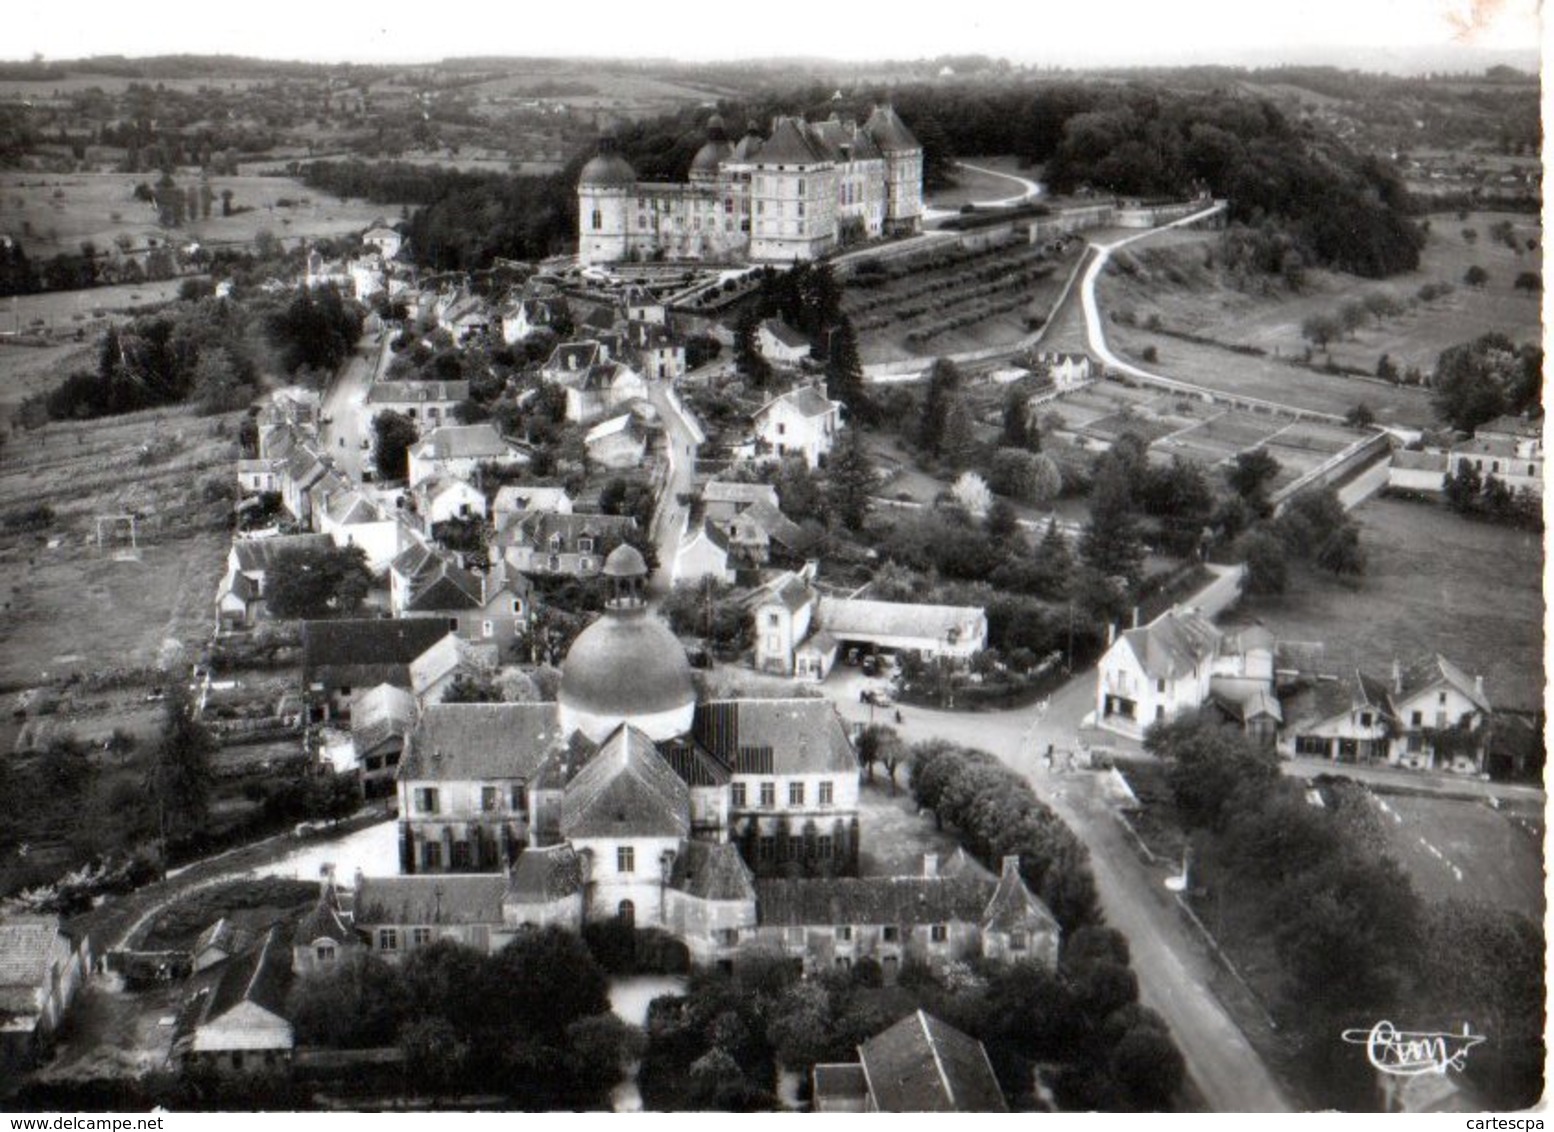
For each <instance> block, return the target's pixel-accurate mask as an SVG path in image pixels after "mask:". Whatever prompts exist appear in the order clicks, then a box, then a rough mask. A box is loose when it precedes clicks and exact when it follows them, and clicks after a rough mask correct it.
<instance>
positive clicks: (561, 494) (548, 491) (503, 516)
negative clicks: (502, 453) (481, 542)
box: [491, 483, 572, 527]
mask: <svg viewBox="0 0 1554 1132" xmlns="http://www.w3.org/2000/svg"><path fill="white" fill-rule="evenodd" d="M526 511H554V512H555V513H556V514H558V515H570V514H572V497H571V496H570V495H568V494H567V489H566V488H564V487H539V486H536V485H534V484H511V483H510V484H505V485H504V486H502V487H500V488H498V489H497V493H496V495H495V497H493V498H492V500H491V521H492V522H493V523H495V524H496V525H497V526H498V527H501V526H503V525H505V524H506V522H507V521H508V520H509V519H510V518H511V517H512V516H514V515H518V514H522V513H524V512H526Z"/></svg>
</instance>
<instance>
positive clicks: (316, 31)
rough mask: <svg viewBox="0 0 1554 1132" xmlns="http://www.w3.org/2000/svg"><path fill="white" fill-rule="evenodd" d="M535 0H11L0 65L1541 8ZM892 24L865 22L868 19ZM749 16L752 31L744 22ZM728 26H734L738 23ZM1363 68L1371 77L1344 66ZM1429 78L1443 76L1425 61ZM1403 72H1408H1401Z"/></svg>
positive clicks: (1171, 28) (1532, 16)
mask: <svg viewBox="0 0 1554 1132" xmlns="http://www.w3.org/2000/svg"><path fill="white" fill-rule="evenodd" d="M898 3H899V7H897V6H886V5H881V4H878V3H876V2H872V0H861V2H859V0H854V2H851V3H849V2H847V0H841V2H838V0H776V3H773V4H771V5H770V6H763V5H757V4H754V3H749V2H746V3H743V4H735V5H731V4H729V3H727V2H726V0H722V2H718V3H707V2H705V0H585V3H583V4H577V5H574V4H565V3H561V4H557V3H546V2H544V0H505V2H503V3H486V2H483V0H465V2H463V3H457V4H452V5H446V6H439V5H429V4H427V3H425V2H424V0H416V2H414V3H410V2H406V0H375V2H373V3H370V4H342V3H339V2H338V0H335V2H330V0H323V2H320V0H262V2H259V3H247V4H243V3H237V4H224V5H212V4H201V5H197V6H195V5H188V4H186V3H169V2H168V0H142V2H141V3H136V4H132V5H126V4H123V3H122V2H118V3H114V4H112V5H109V4H107V3H104V2H102V0H64V2H61V0H53V2H40V0H10V3H8V4H7V18H6V25H7V26H6V34H5V36H4V42H3V43H0V58H8V59H25V58H28V57H30V56H32V55H34V54H41V55H42V56H43V57H44V58H46V59H48V58H53V59H69V58H81V57H84V56H89V55H108V54H115V55H132V56H133V55H155V54H172V53H195V54H212V53H219V54H237V55H246V56H253V57H260V58H270V59H298V60H306V61H320V62H364V63H371V62H395V63H398V62H419V61H434V60H437V59H441V58H446V57H450V56H459V55H541V56H602V57H611V58H616V57H673V58H679V59H686V60H695V61H706V60H720V59H737V58H753V57H754V58H769V57H773V56H795V55H798V56H826V57H831V58H837V59H869V60H873V59H908V58H920V57H925V56H935V55H940V54H963V53H964V54H987V55H992V56H1002V57H1004V58H1008V59H1010V60H1011V61H1012V62H1016V63H1033V64H1040V65H1065V64H1066V65H1071V66H1095V65H1106V64H1125V65H1133V64H1143V65H1148V64H1156V63H1158V64H1170V63H1180V62H1223V63H1232V64H1234V63H1243V62H1246V63H1268V62H1278V61H1286V60H1287V61H1298V62H1312V61H1323V60H1331V61H1334V62H1336V63H1338V64H1339V65H1343V66H1360V65H1374V66H1376V67H1378V68H1386V69H1400V66H1399V65H1389V64H1388V62H1387V61H1388V60H1400V59H1404V58H1407V57H1415V56H1418V55H1419V53H1420V52H1425V53H1426V54H1427V56H1428V57H1429V58H1430V59H1432V60H1433V59H1435V58H1437V57H1439V58H1441V59H1443V60H1446V61H1450V60H1452V59H1455V58H1461V59H1462V60H1463V64H1462V66H1463V67H1464V68H1465V69H1466V68H1474V67H1479V66H1482V65H1483V62H1482V60H1483V58H1484V56H1483V55H1482V54H1480V53H1479V52H1478V51H1476V50H1474V49H1475V48H1477V49H1489V50H1492V51H1503V50H1518V49H1520V50H1522V51H1535V50H1537V49H1538V47H1539V45H1540V28H1539V17H1538V0H1279V2H1277V3H1271V4H1269V3H1258V2H1256V0H1170V2H1161V0H1081V2H1078V3H1073V2H1069V0H1023V2H1020V3H1014V2H1010V0H972V3H971V4H969V5H966V6H964V7H962V6H957V5H951V4H945V3H942V2H941V3H933V4H921V3H916V2H914V0H898ZM882 9H883V10H886V11H890V12H892V13H902V12H905V13H907V17H908V18H906V19H902V18H901V17H900V15H899V14H893V16H892V18H890V19H888V20H878V19H876V18H875V17H876V15H877V14H878V13H879V12H880V11H881V10H882ZM757 12H759V13H761V15H760V18H759V19H752V18H750V17H751V15H752V14H753V13H757ZM731 13H739V14H738V15H735V14H731ZM1370 58H1374V60H1375V62H1374V63H1373V64H1365V63H1363V62H1357V61H1356V60H1360V59H1370ZM1431 65H1443V64H1435V63H1432V64H1431ZM1402 69H1406V67H1404V68H1402Z"/></svg>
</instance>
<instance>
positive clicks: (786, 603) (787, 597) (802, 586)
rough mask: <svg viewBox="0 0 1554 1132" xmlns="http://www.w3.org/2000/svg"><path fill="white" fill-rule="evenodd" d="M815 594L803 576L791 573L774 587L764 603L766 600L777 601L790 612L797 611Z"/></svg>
mask: <svg viewBox="0 0 1554 1132" xmlns="http://www.w3.org/2000/svg"><path fill="white" fill-rule="evenodd" d="M814 596H815V594H814V591H813V590H811V589H810V588H809V586H808V584H806V583H805V581H804V579H803V578H801V577H799V576H798V575H797V574H789V575H788V576H787V577H785V578H783V579H782V580H781V581H780V582H779V583H778V584H777V585H775V586H773V587H772V592H771V594H770V595H769V596H768V597H767V598H765V599H764V600H763V602H762V604H765V602H766V601H775V602H778V603H779V604H781V605H782V606H783V607H784V608H786V609H787V610H788V612H790V613H796V612H798V611H799V610H800V609H803V608H804V605H805V603H806V602H809V601H811V600H812V599H813V598H814Z"/></svg>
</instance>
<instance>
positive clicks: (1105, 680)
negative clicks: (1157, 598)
mask: <svg viewBox="0 0 1554 1132" xmlns="http://www.w3.org/2000/svg"><path fill="white" fill-rule="evenodd" d="M1219 646H1220V632H1219V630H1218V629H1216V628H1215V627H1214V626H1213V624H1211V623H1210V622H1209V621H1208V620H1207V619H1206V618H1204V617H1202V616H1201V615H1199V614H1198V613H1195V612H1191V611H1187V612H1179V611H1176V610H1172V611H1171V612H1168V613H1165V614H1163V615H1162V616H1161V617H1159V618H1157V619H1156V620H1155V621H1153V622H1152V623H1150V624H1149V625H1147V626H1145V627H1144V628H1142V629H1129V630H1128V631H1127V632H1125V633H1123V634H1122V635H1121V636H1119V637H1118V638H1117V639H1116V640H1115V641H1113V642H1112V645H1111V647H1110V648H1108V649H1107V650H1106V653H1105V655H1104V656H1102V657H1101V663H1100V665H1099V667H1098V668H1097V669H1096V692H1095V722H1096V725H1097V726H1099V727H1103V728H1105V729H1107V730H1108V731H1116V732H1118V733H1119V734H1123V735H1130V736H1134V737H1138V736H1140V735H1142V734H1143V733H1144V729H1145V728H1147V727H1148V726H1149V725H1150V724H1152V723H1157V722H1163V721H1165V720H1169V719H1174V718H1175V717H1176V716H1177V715H1178V714H1180V713H1182V712H1188V711H1196V710H1197V709H1198V708H1200V707H1202V706H1203V705H1204V704H1205V703H1207V702H1208V699H1209V681H1210V678H1211V677H1212V675H1213V672H1214V661H1215V658H1216V657H1217V656H1218V655H1219Z"/></svg>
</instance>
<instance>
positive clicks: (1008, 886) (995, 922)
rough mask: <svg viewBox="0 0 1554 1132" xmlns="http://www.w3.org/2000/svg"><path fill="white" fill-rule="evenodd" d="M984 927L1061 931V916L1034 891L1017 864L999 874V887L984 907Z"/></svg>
mask: <svg viewBox="0 0 1554 1132" xmlns="http://www.w3.org/2000/svg"><path fill="white" fill-rule="evenodd" d="M982 926H983V927H984V928H985V929H987V930H989V931H995V932H1012V931H1031V930H1040V929H1043V928H1047V929H1051V930H1052V931H1054V932H1056V931H1059V930H1061V929H1059V927H1058V921H1057V918H1056V917H1055V916H1053V914H1052V913H1051V911H1049V910H1048V908H1047V906H1046V905H1045V904H1043V903H1042V902H1041V901H1040V900H1039V899H1037V898H1036V896H1035V895H1033V894H1032V892H1031V890H1030V889H1029V888H1027V887H1026V884H1025V880H1024V878H1022V877H1021V876H1020V871H1019V869H1018V868H1013V867H1006V868H1005V869H1004V870H1003V871H1002V873H1000V874H999V877H998V886H997V887H996V888H994V889H993V895H992V896H991V897H990V898H989V899H988V902H987V907H986V908H984V909H983V910H982Z"/></svg>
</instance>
